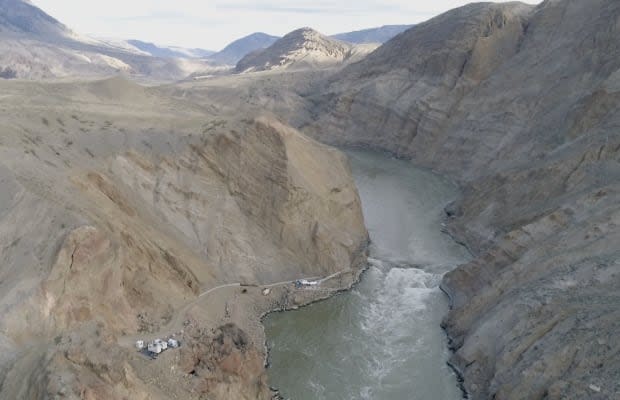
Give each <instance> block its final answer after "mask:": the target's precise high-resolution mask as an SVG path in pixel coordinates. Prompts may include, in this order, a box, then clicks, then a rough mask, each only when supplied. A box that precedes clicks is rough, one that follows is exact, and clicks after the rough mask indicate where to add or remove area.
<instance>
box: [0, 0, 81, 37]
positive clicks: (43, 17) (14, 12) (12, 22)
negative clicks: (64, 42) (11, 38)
mask: <svg viewBox="0 0 620 400" xmlns="http://www.w3.org/2000/svg"><path fill="white" fill-rule="evenodd" d="M0 32H11V33H16V34H24V35H36V36H45V37H47V38H53V37H58V36H61V37H65V36H68V35H70V31H69V29H68V28H67V27H66V26H64V25H63V24H61V23H60V22H59V21H58V20H56V19H55V18H53V17H51V16H50V15H48V14H46V13H45V12H44V11H43V10H41V9H40V8H38V7H36V6H34V5H33V4H32V3H31V2H30V1H27V0H0Z"/></svg>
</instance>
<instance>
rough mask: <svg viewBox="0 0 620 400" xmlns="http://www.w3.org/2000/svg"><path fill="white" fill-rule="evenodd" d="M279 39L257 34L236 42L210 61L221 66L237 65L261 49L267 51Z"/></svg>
mask: <svg viewBox="0 0 620 400" xmlns="http://www.w3.org/2000/svg"><path fill="white" fill-rule="evenodd" d="M278 39H280V38H279V37H278V36H271V35H268V34H266V33H263V32H256V33H253V34H251V35H248V36H245V37H243V38H241V39H238V40H235V41H234V42H232V43H230V44H229V45H228V46H226V47H225V48H224V49H223V50H222V51H219V52H217V53H215V54H213V55H211V56H210V57H209V60H211V61H214V62H216V63H220V64H228V65H235V64H236V63H237V62H239V60H241V59H242V58H243V57H245V56H246V55H248V54H250V53H252V52H254V51H257V50H260V49H266V48H267V47H269V46H271V45H272V44H274V43H275V42H276V41H277V40H278Z"/></svg>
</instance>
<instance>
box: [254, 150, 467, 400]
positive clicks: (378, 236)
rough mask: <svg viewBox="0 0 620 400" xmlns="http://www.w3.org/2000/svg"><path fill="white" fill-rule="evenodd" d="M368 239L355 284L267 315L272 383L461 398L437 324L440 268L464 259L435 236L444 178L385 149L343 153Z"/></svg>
mask: <svg viewBox="0 0 620 400" xmlns="http://www.w3.org/2000/svg"><path fill="white" fill-rule="evenodd" d="M347 154H348V156H349V158H350V160H351V166H352V169H353V175H354V177H355V180H356V183H357V185H358V189H359V192H360V196H361V200H362V206H363V210H364V218H365V220H366V226H367V227H368V230H369V233H370V237H371V240H372V244H371V248H370V259H369V269H368V271H367V272H366V273H365V274H364V276H363V278H362V281H361V283H360V284H359V285H358V286H356V287H355V288H354V289H353V290H351V291H349V292H347V293H345V294H342V295H339V296H336V297H333V298H331V299H329V300H326V301H323V302H319V303H316V304H313V305H311V306H308V307H305V308H302V309H300V310H297V311H292V312H286V313H276V314H271V315H270V316H268V317H267V318H266V319H265V321H264V324H265V328H266V333H267V338H268V339H267V340H268V346H269V347H270V349H271V351H270V368H269V379H270V384H271V386H274V387H277V388H278V389H280V391H281V394H282V395H283V396H284V397H285V398H287V399H291V400H322V399H325V400H360V399H373V400H400V399H402V400H418V399H419V400H435V399H436V400H458V399H461V398H462V393H461V391H460V389H459V388H458V384H457V378H456V376H455V374H454V373H453V371H452V370H451V369H450V368H449V367H448V366H447V364H446V361H447V359H448V357H449V351H448V348H447V339H446V337H445V335H444V333H443V331H442V330H441V328H440V323H441V319H442V318H443V316H444V315H445V314H446V312H447V308H448V304H447V299H446V298H445V295H444V294H443V293H442V292H441V291H440V289H439V284H440V282H441V278H442V276H443V274H445V273H446V272H448V271H450V270H451V269H453V268H454V267H455V266H457V265H458V264H461V263H463V262H466V261H467V260H468V258H469V255H468V253H467V251H466V250H465V249H464V248H463V247H461V246H459V245H458V244H456V243H455V242H454V241H453V240H452V239H451V238H450V237H448V236H447V235H445V234H443V233H442V232H441V224H442V212H443V208H444V206H445V205H446V204H448V203H449V202H451V201H452V200H454V199H455V198H456V196H457V195H458V191H457V188H456V187H455V186H454V185H452V184H451V183H450V182H449V181H447V180H445V179H443V178H442V177H440V176H438V175H436V174H433V173H432V172H430V171H427V170H422V169H419V168H415V167H414V166H412V164H411V163H408V162H405V161H401V160H396V159H393V158H391V157H389V156H387V155H384V154H378V153H372V152H365V151H348V152H347Z"/></svg>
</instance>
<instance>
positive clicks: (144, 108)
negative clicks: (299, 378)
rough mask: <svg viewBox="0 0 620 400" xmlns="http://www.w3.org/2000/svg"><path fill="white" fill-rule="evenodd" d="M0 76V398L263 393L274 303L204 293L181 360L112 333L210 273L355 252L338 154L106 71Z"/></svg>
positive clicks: (339, 261) (172, 313)
mask: <svg viewBox="0 0 620 400" xmlns="http://www.w3.org/2000/svg"><path fill="white" fill-rule="evenodd" d="M2 85H3V93H4V94H5V97H3V98H2V99H0V102H1V103H2V109H3V114H2V120H3V124H2V126H3V128H2V140H1V143H0V153H1V154H2V157H1V160H2V162H1V166H0V182H1V183H2V188H3V190H2V191H1V192H0V200H1V201H0V232H2V237H1V238H0V243H1V244H0V245H1V246H2V248H3V249H4V250H3V251H2V255H1V263H0V264H1V267H0V307H1V309H0V310H1V311H2V316H3V318H2V321H0V332H2V334H1V336H0V346H1V348H2V350H3V351H2V356H1V357H0V381H2V382H3V384H2V386H1V387H0V397H2V398H33V399H34V398H50V397H53V396H56V395H58V396H60V395H62V396H64V398H87V399H91V398H92V399H95V398H106V399H116V398H119V399H121V398H128V397H129V398H145V399H146V398H170V397H174V396H181V397H182V398H197V397H199V394H198V393H201V394H202V395H209V396H211V397H212V398H221V399H228V398H230V397H229V395H233V396H234V398H248V399H250V398H252V399H253V398H268V397H269V390H268V388H267V386H266V383H265V379H264V367H263V357H264V354H263V343H264V341H261V340H259V339H260V338H261V332H262V331H261V328H260V325H259V323H258V319H259V317H260V313H262V312H265V311H268V310H270V309H271V308H273V307H274V306H275V305H274V304H262V303H261V301H259V300H255V301H254V303H253V304H245V305H244V306H243V307H240V309H239V310H237V311H235V310H236V309H234V310H233V311H230V309H231V308H233V307H235V305H236V304H238V303H239V304H241V302H240V301H235V302H232V301H231V302H230V305H229V303H226V304H224V303H219V302H218V301H219V300H212V299H211V298H209V299H207V298H206V297H205V299H207V300H209V302H208V303H206V304H204V305H203V308H200V313H198V314H200V315H207V314H208V315H213V316H214V317H213V319H212V320H202V321H199V322H196V323H194V324H193V325H191V326H189V327H186V329H187V331H188V332H187V336H186V337H185V339H184V340H185V343H186V345H187V349H188V351H189V350H191V352H190V353H187V354H184V355H183V357H182V358H181V359H175V358H170V359H166V358H164V359H162V360H158V362H160V361H161V362H160V363H159V364H157V363H151V364H149V362H148V361H145V360H142V359H141V358H140V356H139V355H138V354H137V353H136V352H135V350H132V349H131V346H132V343H133V342H132V341H131V339H128V338H131V337H132V335H135V334H139V335H144V336H147V337H148V335H153V336H154V335H169V334H171V333H173V332H176V331H178V330H179V329H182V328H183V326H178V325H181V323H182V322H184V321H185V318H190V317H187V316H186V315H185V314H184V311H183V310H184V307H186V306H187V305H188V304H194V303H196V302H197V301H198V300H199V298H198V295H199V294H200V293H202V292H203V291H204V290H206V289H208V288H211V287H214V286H217V285H220V284H226V283H237V282H243V283H248V284H255V285H260V284H270V283H275V282H281V281H286V280H293V279H298V278H301V277H308V276H322V275H328V274H331V273H334V272H338V271H346V270H349V269H350V268H353V269H356V268H357V267H359V265H358V263H359V260H360V258H359V256H360V254H362V253H363V251H364V247H365V244H366V241H367V233H366V229H365V227H364V223H363V216H362V212H361V207H360V203H359V197H358V194H357V191H356V188H355V186H354V183H353V180H352V178H351V175H350V171H349V167H348V165H347V162H346V159H345V157H344V156H343V155H342V154H341V153H339V152H338V151H336V150H333V149H330V148H328V147H326V146H324V145H321V144H318V143H316V142H314V141H313V140H310V139H308V138H306V137H304V136H303V135H301V134H300V133H299V132H297V131H295V130H294V129H292V128H290V127H287V126H284V125H282V124H281V123H279V122H277V121H276V120H273V119H269V118H257V119H248V120H244V121H240V120H235V119H228V120H221V119H217V118H214V117H213V116H209V115H208V114H205V112H204V110H203V109H202V108H201V107H199V106H196V105H194V104H191V103H187V102H180V101H178V100H174V99H171V98H169V97H168V96H166V95H164V94H162V92H160V91H159V90H158V89H147V88H142V87H140V86H138V85H135V84H132V83H129V82H127V81H124V80H122V79H113V80H108V81H103V82H95V83H84V84H69V83H67V84H57V85H50V84H35V83H25V82H19V83H18V82H15V83H13V82H5V83H3V84H2ZM249 296H253V295H251V294H248V295H247V298H248V299H250V297H249ZM257 296H259V297H262V296H261V295H260V291H259V292H258V294H257ZM247 301H248V302H250V300H247ZM265 301H266V300H265ZM263 302H264V301H263ZM229 311H230V313H231V314H232V316H228V314H229ZM227 324H233V326H229V327H228V328H226V327H225V325H227ZM220 325H222V328H221V332H220V333H219V334H218V333H217V332H215V331H216V330H217V329H218V327H219V326H220ZM190 328H191V329H190ZM239 337H243V338H245V337H247V338H249V339H244V341H243V342H244V344H243V346H241V347H240V346H238V343H236V341H238V340H237V339H236V338H239ZM205 343H207V344H208V343H212V344H210V345H205ZM201 346H202V347H201ZM171 354H174V353H171ZM169 357H173V356H172V355H170V356H169ZM195 357H198V358H199V359H200V360H202V361H201V362H203V363H207V364H205V365H202V364H201V365H196V371H194V372H193V375H188V374H189V373H190V372H192V370H191V369H190V370H188V371H185V370H184V368H185V367H184V366H187V365H190V364H191V363H193V362H194V361H192V359H193V358H195ZM162 365H165V368H164V369H166V368H167V369H168V373H166V372H162V370H158V369H157V368H162V367H161V366H162ZM149 368H151V369H149ZM143 371H149V374H151V375H146V376H145V375H144V373H143ZM170 371H181V372H179V374H180V375H175V374H172V375H171V373H170ZM188 376H191V377H193V378H192V379H193V380H192V382H193V383H192V384H178V382H176V381H174V382H173V381H172V379H173V378H174V379H189V378H187V377H188ZM153 380H154V381H157V382H161V384H162V386H163V387H164V388H172V389H170V390H173V391H175V392H173V393H170V392H168V393H166V394H165V395H163V394H161V390H164V389H157V390H156V389H154V388H153V387H152V385H151V384H150V382H151V381H153ZM194 389H196V391H193V390H194ZM192 391H193V392H192ZM192 396H194V397H192Z"/></svg>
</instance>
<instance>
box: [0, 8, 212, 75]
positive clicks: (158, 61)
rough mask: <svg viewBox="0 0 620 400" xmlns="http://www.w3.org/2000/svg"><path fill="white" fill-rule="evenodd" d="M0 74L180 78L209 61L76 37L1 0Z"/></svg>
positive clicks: (53, 21) (41, 13)
mask: <svg viewBox="0 0 620 400" xmlns="http://www.w3.org/2000/svg"><path fill="white" fill-rule="evenodd" d="M0 54H1V55H2V56H1V57H0V78H4V79H13V78H21V79H51V78H62V77H69V76H71V77H101V76H111V75H116V74H118V73H124V74H128V75H134V76H141V77H147V78H150V79H158V80H171V79H182V78H185V77H187V76H188V75H190V74H191V73H194V72H196V71H201V70H205V69H207V68H208V65H207V64H206V63H205V62H202V61H200V60H182V61H179V60H176V59H169V58H161V57H153V56H151V55H149V54H148V53H146V52H142V51H140V50H138V49H137V48H135V47H132V46H130V45H123V46H115V45H114V44H111V43H106V42H104V41H100V40H95V39H90V38H87V37H81V36H79V35H77V34H76V33H74V32H73V31H71V30H70V29H69V28H67V27H66V26H65V25H63V24H62V23H60V22H59V21H58V20H57V19H55V18H53V17H52V16H50V15H48V14H46V13H45V12H44V11H43V10H41V9H40V8H38V7H36V6H34V5H33V4H32V3H30V2H27V1H24V0H0Z"/></svg>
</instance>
